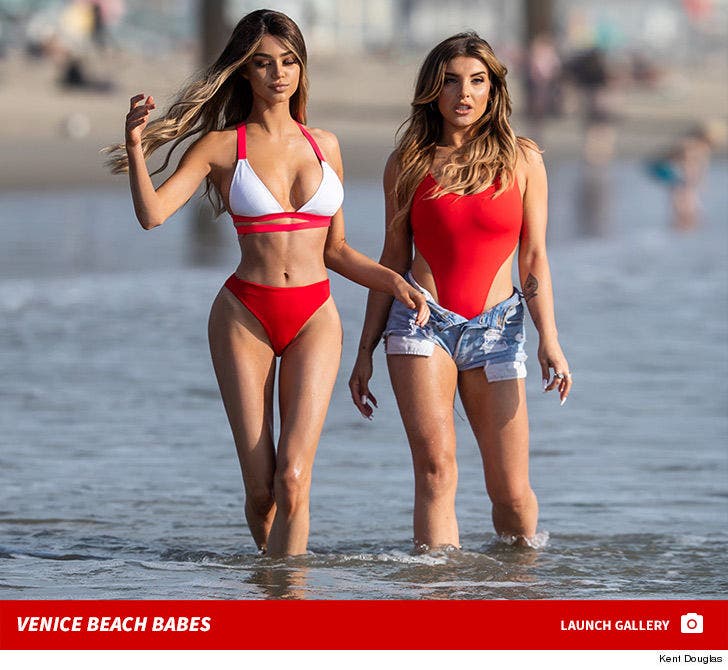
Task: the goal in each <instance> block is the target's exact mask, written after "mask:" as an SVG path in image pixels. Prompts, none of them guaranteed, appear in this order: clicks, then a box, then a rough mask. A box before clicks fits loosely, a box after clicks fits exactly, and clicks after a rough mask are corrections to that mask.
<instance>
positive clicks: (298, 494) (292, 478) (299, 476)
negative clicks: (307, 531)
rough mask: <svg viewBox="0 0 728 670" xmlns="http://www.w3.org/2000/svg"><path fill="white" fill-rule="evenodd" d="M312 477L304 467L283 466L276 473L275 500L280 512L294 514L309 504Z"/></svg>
mask: <svg viewBox="0 0 728 670" xmlns="http://www.w3.org/2000/svg"><path fill="white" fill-rule="evenodd" d="M310 487H311V477H310V476H309V474H308V473H306V472H305V471H304V470H303V469H302V468H296V467H290V466H287V467H282V468H280V469H279V470H278V471H277V472H276V475H275V500H276V506H277V508H278V511H279V512H283V513H285V514H293V513H295V512H296V511H298V510H299V509H301V508H302V507H304V506H306V505H308V496H309V490H310Z"/></svg>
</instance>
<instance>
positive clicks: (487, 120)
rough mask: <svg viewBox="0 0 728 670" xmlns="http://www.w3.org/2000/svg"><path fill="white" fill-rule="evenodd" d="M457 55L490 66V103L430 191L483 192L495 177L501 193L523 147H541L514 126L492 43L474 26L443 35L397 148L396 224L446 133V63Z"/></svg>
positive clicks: (425, 65)
mask: <svg viewBox="0 0 728 670" xmlns="http://www.w3.org/2000/svg"><path fill="white" fill-rule="evenodd" d="M458 56H466V57H470V58H477V59H478V60H480V61H482V63H483V64H484V65H485V66H486V68H487V71H488V78H489V81H490V92H489V95H488V104H487V107H486V109H485V112H484V113H483V116H481V117H480V118H479V119H478V120H477V121H476V122H475V123H474V124H473V127H472V129H471V132H470V133H469V134H468V138H467V140H466V141H465V143H464V144H463V146H462V147H460V148H459V149H457V150H456V151H454V152H453V153H452V155H451V156H450V158H449V160H448V162H447V163H446V164H445V165H444V166H443V167H442V168H441V171H440V175H439V179H438V184H439V186H438V188H437V189H436V190H435V191H434V192H433V193H431V194H430V197H438V196H440V195H443V194H445V193H463V194H466V195H468V194H472V193H478V192H480V191H482V190H483V189H484V188H485V187H487V186H489V185H490V184H492V183H494V182H495V181H496V180H498V185H497V190H496V192H495V196H498V195H500V194H501V193H502V192H503V191H505V190H506V189H508V188H509V187H510V186H511V184H512V183H513V180H514V179H515V167H516V160H517V153H518V150H519V149H520V150H521V151H523V150H524V147H526V146H528V147H531V148H533V149H536V150H539V149H538V147H537V145H536V144H535V143H534V142H533V141H531V140H528V139H526V138H523V137H516V136H515V134H514V133H513V130H512V129H511V126H510V123H509V121H508V118H509V117H510V115H511V99H510V96H509V94H508V88H507V87H506V73H507V69H506V67H505V65H503V63H501V61H500V60H498V58H497V57H496V55H495V53H494V52H493V49H492V48H491V46H490V44H488V42H486V41H485V40H484V39H482V38H481V37H479V36H478V34H477V33H475V32H464V33H458V34H457V35H453V36H452V37H449V38H448V39H446V40H443V41H442V42H440V44H438V45H437V46H436V47H435V48H434V49H432V51H430V53H429V54H428V55H427V57H426V58H425V60H424V62H423V64H422V67H421V68H420V72H419V75H418V76H417V83H416V85H415V94H414V99H413V100H412V109H411V113H410V116H409V118H408V119H407V120H406V121H405V122H404V123H403V124H402V126H401V127H400V132H401V136H400V138H399V139H398V141H397V145H396V150H395V156H396V159H397V163H398V167H399V173H398V176H397V179H396V182H395V187H394V193H395V200H396V204H397V209H396V212H395V214H394V217H393V219H392V224H391V225H393V226H397V225H401V224H402V223H403V222H406V220H407V218H408V216H409V210H410V207H411V205H412V199H413V197H414V194H415V191H416V190H417V187H418V186H419V184H420V183H421V182H422V180H423V179H424V178H425V176H426V175H427V172H428V171H429V170H430V168H431V166H432V161H433V159H434V158H435V150H436V148H437V142H438V141H439V139H440V135H441V133H442V115H441V114H440V111H439V109H438V104H437V103H438V98H439V96H440V92H441V91H442V88H443V85H444V82H445V70H446V69H447V65H448V63H449V62H450V61H451V60H452V59H453V58H457V57H458ZM403 128H404V131H403V132H402V129H403ZM495 196H494V197H495Z"/></svg>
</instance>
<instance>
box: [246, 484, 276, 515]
mask: <svg viewBox="0 0 728 670" xmlns="http://www.w3.org/2000/svg"><path fill="white" fill-rule="evenodd" d="M245 505H246V507H247V508H248V510H249V511H251V512H252V513H253V514H255V515H256V516H259V517H265V516H268V514H269V513H270V511H271V509H273V505H275V500H274V499H273V491H271V489H270V488H267V487H265V488H262V487H261V488H255V489H249V490H248V491H247V492H246V495H245Z"/></svg>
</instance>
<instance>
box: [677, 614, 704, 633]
mask: <svg viewBox="0 0 728 670" xmlns="http://www.w3.org/2000/svg"><path fill="white" fill-rule="evenodd" d="M680 632H681V633H702V632H703V615H702V614H695V612H688V613H687V614H683V615H682V616H681V617H680Z"/></svg>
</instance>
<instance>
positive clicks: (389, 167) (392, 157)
mask: <svg viewBox="0 0 728 670" xmlns="http://www.w3.org/2000/svg"><path fill="white" fill-rule="evenodd" d="M401 171H402V168H401V165H400V162H399V152H398V151H397V150H396V149H395V150H394V151H393V152H392V153H391V154H389V158H387V164H386V165H385V166H384V183H385V184H392V185H394V182H395V181H396V180H397V177H399V173H400V172H401Z"/></svg>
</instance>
